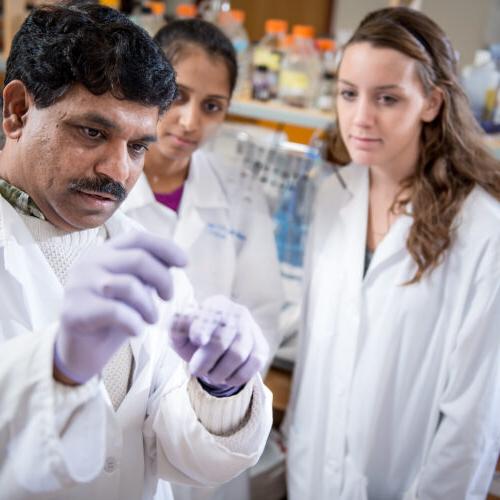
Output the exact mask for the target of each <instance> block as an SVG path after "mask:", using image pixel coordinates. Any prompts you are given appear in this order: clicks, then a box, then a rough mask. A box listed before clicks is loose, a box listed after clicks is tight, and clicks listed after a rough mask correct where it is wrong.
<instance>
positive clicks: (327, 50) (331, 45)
mask: <svg viewBox="0 0 500 500" xmlns="http://www.w3.org/2000/svg"><path fill="white" fill-rule="evenodd" d="M316 46H317V47H318V50H319V53H320V60H321V70H320V79H319V84H318V93H317V95H316V99H315V101H316V107H317V108H318V109H319V110H321V111H332V110H333V105H334V101H335V78H336V72H337V53H336V51H335V41H334V40H332V39H331V38H318V39H317V40H316Z"/></svg>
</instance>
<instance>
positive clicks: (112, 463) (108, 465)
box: [104, 457, 118, 474]
mask: <svg viewBox="0 0 500 500" xmlns="http://www.w3.org/2000/svg"><path fill="white" fill-rule="evenodd" d="M117 465H118V462H117V460H116V458H115V457H108V458H106V461H105V462H104V470H105V472H108V473H109V474H111V473H112V472H114V471H115V469H116V467H117Z"/></svg>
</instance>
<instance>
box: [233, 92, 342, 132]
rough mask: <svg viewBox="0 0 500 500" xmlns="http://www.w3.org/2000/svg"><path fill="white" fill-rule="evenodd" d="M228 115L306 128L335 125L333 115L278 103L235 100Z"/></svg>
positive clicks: (323, 127)
mask: <svg viewBox="0 0 500 500" xmlns="http://www.w3.org/2000/svg"><path fill="white" fill-rule="evenodd" d="M229 114H230V115H233V116H241V117H244V118H253V119H255V120H267V121H272V122H278V123H286V124H289V125H297V126H299V127H306V128H316V129H319V128H322V129H325V128H328V127H331V126H333V125H334V124H335V117H334V115H333V113H324V112H322V111H318V110H314V109H302V108H294V107H292V106H287V105H285V104H281V103H278V102H274V101H270V102H260V101H254V100H251V99H241V98H235V99H233V100H232V102H231V106H230V107H229Z"/></svg>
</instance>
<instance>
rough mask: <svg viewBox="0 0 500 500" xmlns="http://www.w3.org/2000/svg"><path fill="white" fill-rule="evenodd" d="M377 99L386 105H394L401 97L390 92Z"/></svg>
mask: <svg viewBox="0 0 500 500" xmlns="http://www.w3.org/2000/svg"><path fill="white" fill-rule="evenodd" d="M377 99H378V102H379V103H380V104H382V105H384V106H393V105H394V104H396V103H397V102H399V99H398V98H397V97H395V96H392V95H388V94H381V95H379V96H378V98H377Z"/></svg>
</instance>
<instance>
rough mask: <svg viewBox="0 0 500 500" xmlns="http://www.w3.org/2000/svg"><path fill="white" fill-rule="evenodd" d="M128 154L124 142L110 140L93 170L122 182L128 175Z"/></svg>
mask: <svg viewBox="0 0 500 500" xmlns="http://www.w3.org/2000/svg"><path fill="white" fill-rule="evenodd" d="M129 162H130V155H129V152H128V145H127V144H126V143H125V142H122V141H120V142H118V141H117V142H111V143H109V145H108V147H107V148H106V149H105V150H104V151H103V155H102V157H101V158H100V160H99V161H98V162H97V165H96V167H95V172H96V173H98V174H101V175H103V176H106V177H108V178H110V179H112V180H113V181H115V182H120V183H121V184H124V183H125V182H126V181H127V179H128V178H129V175H130V164H129Z"/></svg>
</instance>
